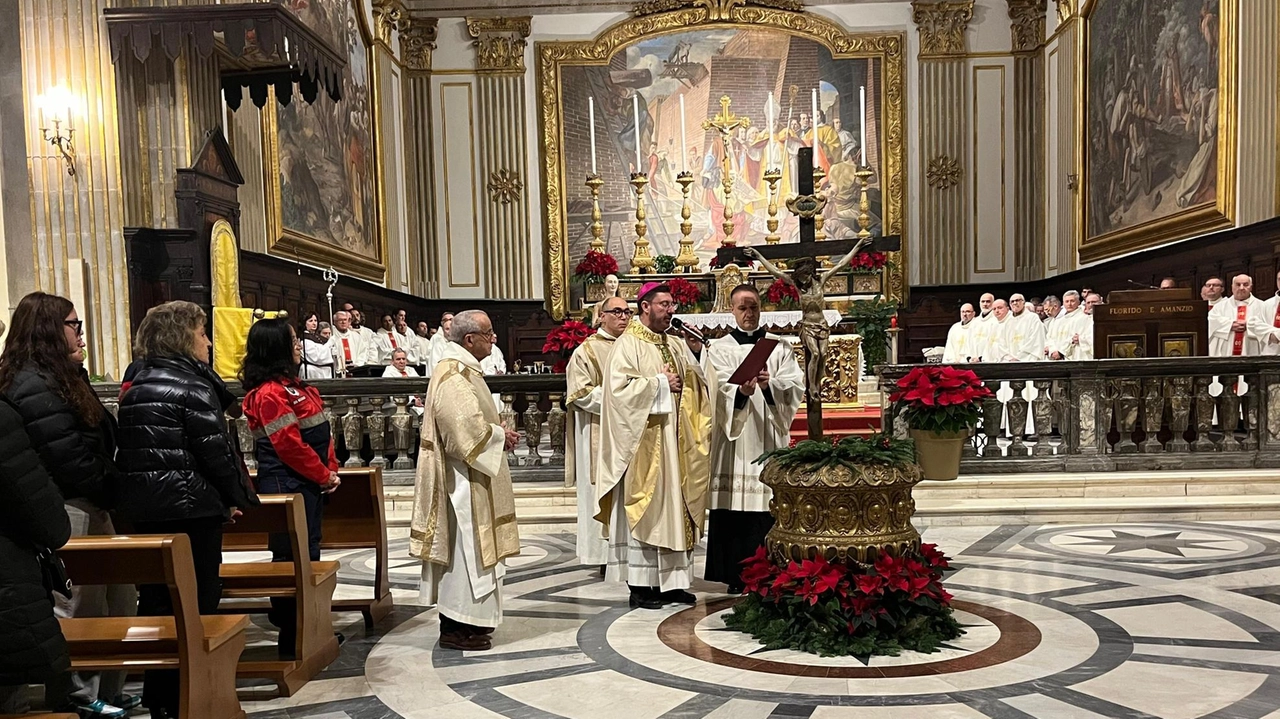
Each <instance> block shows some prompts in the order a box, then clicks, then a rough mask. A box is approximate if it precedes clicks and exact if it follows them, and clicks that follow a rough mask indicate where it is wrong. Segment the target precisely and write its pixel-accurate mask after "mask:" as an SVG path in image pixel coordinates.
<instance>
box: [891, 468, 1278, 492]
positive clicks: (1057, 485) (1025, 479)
mask: <svg viewBox="0 0 1280 719" xmlns="http://www.w3.org/2000/svg"><path fill="white" fill-rule="evenodd" d="M913 494H914V496H915V497H916V498H917V499H934V498H944V497H945V498H954V499H982V498H1010V497H1099V498H1102V497H1197V496H1200V497H1203V496H1218V495H1243V494H1250V495H1259V494H1261V495H1267V494H1276V495H1280V471H1277V470H1260V469H1241V470H1234V469H1230V470H1194V471H1190V470H1188V471H1159V472H1081V473H1076V474H1061V473H1045V474H992V475H968V476H962V477H960V478H958V479H955V480H952V481H949V482H931V481H925V482H921V483H920V484H919V485H918V486H917V487H916V489H915V491H914V493H913Z"/></svg>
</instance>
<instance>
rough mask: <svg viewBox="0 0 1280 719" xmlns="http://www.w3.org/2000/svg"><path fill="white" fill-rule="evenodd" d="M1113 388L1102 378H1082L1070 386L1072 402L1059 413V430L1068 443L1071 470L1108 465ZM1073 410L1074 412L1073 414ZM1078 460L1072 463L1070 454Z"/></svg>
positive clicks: (1064, 404) (1066, 403) (1065, 403)
mask: <svg viewBox="0 0 1280 719" xmlns="http://www.w3.org/2000/svg"><path fill="white" fill-rule="evenodd" d="M1109 386H1110V385H1109V384H1108V383H1107V382H1106V380H1103V379H1101V378H1097V377H1079V378H1076V379H1073V380H1071V381H1070V382H1069V383H1068V384H1067V391H1068V392H1069V396H1070V401H1069V402H1064V403H1063V405H1062V407H1061V410H1060V412H1059V414H1058V419H1059V425H1058V426H1059V428H1060V429H1061V431H1062V438H1063V441H1064V442H1065V446H1066V451H1067V454H1068V461H1069V462H1070V463H1069V465H1068V466H1069V467H1070V468H1071V470H1072V471H1087V470H1095V469H1099V468H1102V467H1105V466H1106V465H1105V464H1103V463H1102V460H1103V455H1105V454H1106V453H1107V451H1108V447H1107V430H1108V429H1109V428H1110V419H1111V412H1110V407H1111V399H1113V398H1112V397H1110V396H1109V394H1108V387H1109ZM1072 409H1074V411H1072ZM1072 454H1074V455H1077V456H1078V457H1079V460H1078V461H1071V460H1072V458H1071V456H1070V455H1072Z"/></svg>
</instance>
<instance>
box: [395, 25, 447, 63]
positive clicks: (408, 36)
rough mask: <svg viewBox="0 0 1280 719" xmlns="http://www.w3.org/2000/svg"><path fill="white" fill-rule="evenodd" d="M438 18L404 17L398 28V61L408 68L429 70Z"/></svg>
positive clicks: (437, 30) (434, 45) (437, 32)
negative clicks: (401, 25)
mask: <svg viewBox="0 0 1280 719" xmlns="http://www.w3.org/2000/svg"><path fill="white" fill-rule="evenodd" d="M439 22H440V20H439V18H434V17H416V16H413V15H410V16H408V17H407V18H406V22H405V23H404V27H403V28H402V29H401V30H400V61H401V62H403V63H404V66H405V67H406V68H408V69H410V70H430V69H431V51H432V50H434V49H435V48H436V37H437V35H438V34H439Z"/></svg>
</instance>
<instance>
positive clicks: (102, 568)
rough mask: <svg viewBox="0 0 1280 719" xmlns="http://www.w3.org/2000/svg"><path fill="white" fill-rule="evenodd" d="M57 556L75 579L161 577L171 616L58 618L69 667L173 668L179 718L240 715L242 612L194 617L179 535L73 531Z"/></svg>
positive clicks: (187, 550) (235, 718) (187, 554)
mask: <svg viewBox="0 0 1280 719" xmlns="http://www.w3.org/2000/svg"><path fill="white" fill-rule="evenodd" d="M58 556H59V557H61V558H62V561H63V562H64V563H66V565H67V575H68V576H69V577H70V578H71V581H72V582H74V583H76V584H82V585H94V584H164V585H167V586H168V587H169V596H170V598H171V600H172V602H173V614H174V615H173V616H172V617H97V618H74V619H59V620H58V621H59V623H60V624H61V625H62V634H63V635H64V636H65V637H66V638H67V647H68V649H69V651H70V654H71V668H72V669H74V670H77V671H111V670H127V671H129V672H140V671H145V670H148V669H176V670H178V676H179V697H180V699H179V708H178V716H179V717H180V718H181V719H242V718H243V717H244V716H245V713H244V710H243V709H241V708H240V700H239V699H238V698H237V697H236V669H237V662H238V661H239V659H240V653H241V652H242V651H243V650H244V645H245V630H247V629H248V627H249V618H248V617H247V616H244V615H243V614H219V615H213V616H200V610H199V607H198V605H197V601H196V575H195V569H194V566H193V564H192V561H191V542H190V540H188V539H187V537H186V535H183V534H178V535H143V536H131V537H76V538H74V539H72V540H71V541H70V542H68V543H67V545H66V546H65V547H63V548H62V549H60V550H58ZM58 716H60V715H58Z"/></svg>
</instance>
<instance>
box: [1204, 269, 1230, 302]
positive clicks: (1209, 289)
mask: <svg viewBox="0 0 1280 719" xmlns="http://www.w3.org/2000/svg"><path fill="white" fill-rule="evenodd" d="M1226 289H1227V288H1226V285H1224V284H1223V282H1222V279H1221V278H1219V277H1210V278H1209V279H1207V280H1205V281H1204V287H1201V288H1200V299H1202V300H1204V301H1205V302H1208V303H1209V309H1213V308H1214V307H1216V306H1217V304H1218V303H1219V302H1221V301H1222V298H1223V297H1224V296H1225V294H1226Z"/></svg>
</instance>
